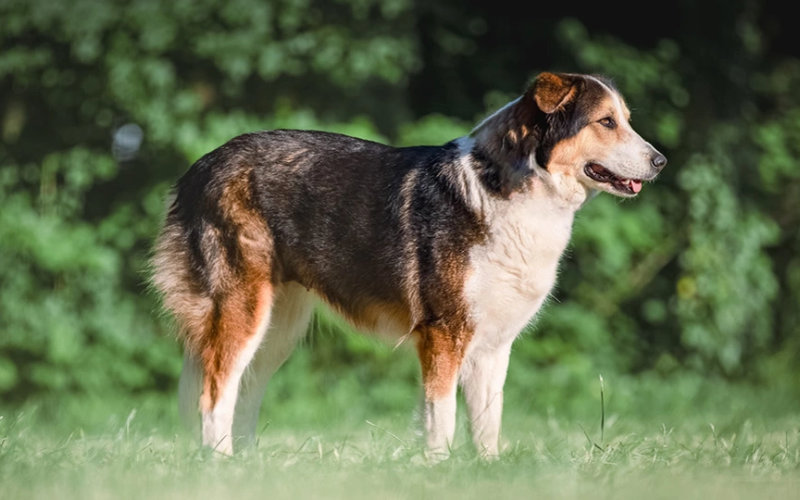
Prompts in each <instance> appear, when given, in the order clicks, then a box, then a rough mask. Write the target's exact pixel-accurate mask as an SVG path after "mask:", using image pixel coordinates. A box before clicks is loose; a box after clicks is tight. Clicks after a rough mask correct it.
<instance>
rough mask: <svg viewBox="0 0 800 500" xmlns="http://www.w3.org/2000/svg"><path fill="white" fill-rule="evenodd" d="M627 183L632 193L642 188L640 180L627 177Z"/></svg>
mask: <svg viewBox="0 0 800 500" xmlns="http://www.w3.org/2000/svg"><path fill="white" fill-rule="evenodd" d="M627 184H628V187H629V188H630V190H631V191H633V192H634V193H638V192H639V191H641V190H642V181H636V180H633V179H628V180H627Z"/></svg>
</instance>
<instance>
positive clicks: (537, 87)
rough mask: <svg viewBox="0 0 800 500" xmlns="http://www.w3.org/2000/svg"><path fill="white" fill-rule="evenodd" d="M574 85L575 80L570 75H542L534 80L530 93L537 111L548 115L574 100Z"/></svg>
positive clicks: (575, 87)
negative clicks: (539, 110)
mask: <svg viewBox="0 0 800 500" xmlns="http://www.w3.org/2000/svg"><path fill="white" fill-rule="evenodd" d="M576 84H577V78H576V77H575V76H572V75H565V74H556V73H542V74H540V75H539V76H537V77H536V80H534V82H533V85H531V91H532V92H533V99H534V100H535V101H536V105H537V106H538V107H539V109H541V110H542V111H544V112H545V113H547V114H550V113H554V112H555V111H558V110H559V109H561V108H562V107H564V105H566V104H567V103H568V102H570V101H571V100H572V99H574V98H575V94H576V93H577V85H576Z"/></svg>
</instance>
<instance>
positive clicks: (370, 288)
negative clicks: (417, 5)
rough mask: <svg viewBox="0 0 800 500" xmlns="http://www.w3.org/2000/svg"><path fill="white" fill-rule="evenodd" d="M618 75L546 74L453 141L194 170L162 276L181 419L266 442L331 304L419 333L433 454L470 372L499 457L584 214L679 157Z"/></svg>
mask: <svg viewBox="0 0 800 500" xmlns="http://www.w3.org/2000/svg"><path fill="white" fill-rule="evenodd" d="M629 114H630V113H629V111H628V108H627V107H626V105H625V102H624V101H623V99H622V97H621V96H620V94H619V93H618V92H617V90H616V89H615V88H614V86H613V85H612V84H611V83H610V82H609V81H607V80H605V79H603V78H599V77H594V76H587V75H576V74H553V73H543V74H541V75H539V76H538V77H537V78H536V79H535V80H534V82H533V83H532V85H531V86H530V88H529V89H528V90H527V91H526V92H525V94H524V95H523V96H522V97H520V98H518V99H517V100H515V101H513V102H511V103H509V104H508V105H507V106H505V107H504V108H502V109H500V110H499V111H497V112H496V113H494V114H493V115H491V116H490V117H489V118H487V119H486V120H484V121H483V122H482V123H481V124H479V125H478V126H477V127H476V128H475V129H474V130H473V131H472V132H471V133H470V134H469V135H468V136H466V137H461V138H458V139H455V140H453V141H451V142H449V143H447V144H445V145H443V146H420V147H410V148H394V147H389V146H385V145H382V144H377V143H374V142H368V141H363V140H360V139H355V138H352V137H347V136H343V135H337V134H330V133H323V132H307V131H290V130H276V131H272V132H260V133H253V134H245V135H242V136H239V137H236V138H234V139H232V140H231V141H229V142H228V143H227V144H225V145H223V146H221V147H220V148H218V149H216V150H215V151H212V152H211V153H209V154H207V155H205V156H203V157H202V158H200V160H198V161H197V163H195V164H194V165H193V166H192V167H191V168H190V169H189V171H188V172H187V173H186V174H185V175H184V176H183V177H182V178H181V179H180V180H179V181H178V183H177V186H176V188H175V198H174V201H173V202H172V205H171V206H170V208H169V213H168V215H167V218H166V223H165V226H164V228H163V231H162V232H161V234H160V236H159V238H158V242H157V245H156V250H155V256H154V258H153V268H154V271H155V272H154V277H153V281H154V284H155V285H156V287H157V288H158V289H159V291H160V292H161V293H162V294H163V298H164V303H165V306H166V308H167V309H168V310H169V311H171V312H172V314H173V315H174V316H175V318H176V319H177V322H178V324H179V327H180V332H181V336H182V339H183V342H184V344H185V364H184V370H183V374H182V376H181V381H180V392H181V396H180V397H181V401H182V403H181V406H182V409H183V410H184V414H186V413H188V414H194V412H196V411H197V408H198V402H199V410H200V413H201V415H202V419H201V421H202V440H203V443H204V444H205V445H207V446H209V447H212V448H214V449H216V450H218V451H220V452H222V453H226V454H230V453H232V451H233V443H234V437H239V436H241V437H244V438H250V439H252V438H253V436H254V433H255V427H256V422H257V419H258V412H259V407H260V404H261V399H262V396H263V393H264V391H265V388H266V385H267V381H268V380H269V378H270V377H271V376H272V374H273V373H274V372H275V371H276V370H277V369H278V367H279V366H280V365H281V364H282V363H283V362H284V361H285V360H286V359H287V357H288V356H289V354H290V353H291V351H292V349H293V348H294V346H295V344H296V343H297V340H298V339H299V338H300V337H302V335H303V334H304V333H305V331H306V328H307V325H308V322H309V319H310V317H311V313H312V308H313V304H314V300H315V298H316V297H319V298H321V299H322V300H323V301H325V302H326V303H327V304H329V305H330V306H332V307H333V308H334V309H335V310H337V311H339V312H340V313H341V314H342V315H343V316H344V317H346V318H347V319H349V320H350V321H351V322H352V323H354V324H355V325H356V326H358V327H361V328H363V329H365V330H371V331H376V332H380V333H388V334H390V335H395V336H396V337H397V338H405V337H409V338H413V339H414V342H415V343H416V349H417V353H418V355H419V361H420V365H421V369H422V382H423V385H424V424H425V432H426V444H427V450H428V452H429V453H432V454H434V455H439V456H446V455H447V453H448V450H449V447H450V445H451V443H452V440H453V434H454V431H455V421H456V419H455V415H456V387H457V385H458V384H459V383H460V384H461V387H462V390H463V393H464V396H465V400H466V404H467V409H468V411H469V417H470V422H471V426H472V436H473V439H474V442H475V445H476V446H477V448H478V451H479V452H480V453H481V454H482V455H484V456H488V457H492V456H496V455H497V453H498V445H497V442H498V436H499V432H500V417H501V412H502V405H503V384H504V382H505V378H506V369H507V367H508V359H509V353H510V349H511V344H512V342H513V341H514V339H515V338H516V337H517V335H518V334H519V332H520V331H521V330H522V329H523V327H524V326H525V325H526V324H527V323H528V322H529V321H530V320H531V318H533V316H534V315H535V314H536V312H537V311H538V310H539V308H540V307H541V305H542V303H543V302H544V300H545V299H546V297H547V296H548V294H549V293H550V290H551V289H552V287H553V285H554V283H555V280H556V271H557V268H558V263H559V259H560V257H561V254H562V252H563V251H564V249H565V247H566V246H567V243H568V241H569V237H570V232H571V228H572V221H573V217H574V214H575V211H576V210H577V209H578V208H580V206H581V205H582V204H583V203H584V201H586V199H587V198H588V197H590V195H591V194H592V193H593V192H595V191H607V192H609V193H611V194H614V195H617V196H622V197H632V196H635V195H636V194H637V193H638V192H639V191H640V190H641V188H642V182H643V181H649V180H652V179H653V178H654V177H655V176H656V175H657V174H658V172H659V171H660V170H661V169H662V168H663V167H664V165H665V164H666V158H665V157H664V156H663V155H662V154H660V153H659V152H658V151H656V150H655V149H654V148H653V146H651V145H650V144H649V143H647V142H646V141H645V140H644V139H642V138H641V137H640V136H639V135H638V134H637V133H636V132H634V130H633V129H632V128H631V126H630V125H629V123H628V119H629Z"/></svg>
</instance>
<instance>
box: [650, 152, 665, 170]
mask: <svg viewBox="0 0 800 500" xmlns="http://www.w3.org/2000/svg"><path fill="white" fill-rule="evenodd" d="M650 163H651V164H652V165H653V166H654V167H656V168H657V169H659V170H661V169H662V168H664V167H665V166H666V164H667V157H666V156H664V155H662V154H661V153H656V154H654V155H653V156H652V157H651V158H650Z"/></svg>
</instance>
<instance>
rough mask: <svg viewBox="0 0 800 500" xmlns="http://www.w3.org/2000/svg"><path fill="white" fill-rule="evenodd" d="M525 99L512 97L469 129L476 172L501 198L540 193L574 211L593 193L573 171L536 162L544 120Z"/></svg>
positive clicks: (527, 97)
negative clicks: (553, 169) (559, 170)
mask: <svg viewBox="0 0 800 500" xmlns="http://www.w3.org/2000/svg"><path fill="white" fill-rule="evenodd" d="M526 99H530V100H531V101H532V99H531V98H530V97H529V96H527V95H525V96H522V97H519V98H517V99H515V100H514V101H511V102H510V103H508V104H506V105H505V106H504V107H502V108H500V109H499V110H498V111H496V112H495V113H493V114H492V115H491V116H489V117H488V118H486V119H485V120H483V121H482V122H481V123H480V124H478V126H477V127H475V129H473V130H472V132H471V133H470V134H469V136H468V137H469V138H470V139H471V140H472V141H473V146H472V154H473V156H474V158H475V160H476V161H475V165H476V169H477V173H478V176H479V177H480V179H481V181H482V183H483V184H484V187H485V188H486V189H487V190H488V191H489V192H491V193H493V194H495V195H498V196H500V197H502V198H507V199H510V198H513V197H518V196H523V197H524V196H534V197H541V198H543V199H549V200H551V201H552V203H553V205H554V206H555V207H558V208H559V209H567V210H572V211H573V212H574V211H576V210H578V209H579V208H580V207H581V206H582V205H583V204H584V203H585V202H586V201H587V200H588V199H591V198H592V197H593V194H594V192H593V190H590V189H588V188H587V187H585V186H584V185H583V184H581V183H580V182H579V181H578V180H577V179H576V178H575V177H574V176H569V175H565V174H562V173H551V172H549V171H548V170H547V169H546V168H544V167H541V166H539V165H538V164H537V163H536V149H537V147H538V145H539V141H540V138H541V135H542V132H543V129H542V127H543V126H544V125H543V121H542V116H541V112H539V111H538V110H537V109H535V108H533V107H532V106H531V103H528V102H526V101H525V100H526Z"/></svg>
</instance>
